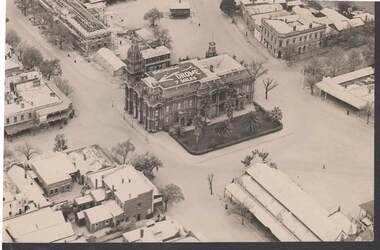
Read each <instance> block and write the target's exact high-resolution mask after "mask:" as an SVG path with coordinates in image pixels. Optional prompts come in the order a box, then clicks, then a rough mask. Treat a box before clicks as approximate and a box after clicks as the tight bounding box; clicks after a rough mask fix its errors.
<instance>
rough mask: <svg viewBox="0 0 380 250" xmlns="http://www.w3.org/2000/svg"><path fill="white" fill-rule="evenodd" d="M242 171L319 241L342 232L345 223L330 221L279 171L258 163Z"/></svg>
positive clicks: (333, 237) (324, 211) (312, 201)
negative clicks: (337, 223)
mask: <svg viewBox="0 0 380 250" xmlns="http://www.w3.org/2000/svg"><path fill="white" fill-rule="evenodd" d="M246 173H247V174H248V175H249V176H251V177H252V178H253V179H254V180H255V181H256V182H257V183H259V184H260V185H261V186H262V187H263V188H264V189H265V190H266V191H267V192H268V193H270V194H271V195H272V196H273V197H274V198H275V199H276V200H277V201H278V202H280V203H281V204H282V205H284V206H285V207H286V208H287V209H289V211H290V212H291V213H292V214H293V215H294V216H296V217H297V218H298V219H299V220H300V221H302V223H303V224H304V225H306V226H307V228H308V229H309V230H311V231H312V232H313V233H314V234H315V235H317V236H318V237H319V238H320V239H321V240H322V241H335V240H337V238H338V237H339V235H340V234H341V233H342V231H343V228H344V227H345V226H342V225H336V224H334V223H332V221H331V220H330V219H329V213H328V212H327V210H325V209H324V208H322V207H321V206H319V204H318V203H316V202H315V201H314V200H313V199H312V198H311V197H310V196H309V195H307V194H306V193H305V192H304V191H303V190H302V189H301V188H300V187H299V186H298V185H297V184H296V183H294V182H293V181H292V180H291V179H290V178H289V177H287V176H286V175H285V174H284V173H282V172H281V171H280V170H278V169H274V168H271V167H269V166H267V165H266V164H259V163H258V164H254V165H253V166H252V167H250V168H248V169H247V170H246ZM346 233H347V232H346Z"/></svg>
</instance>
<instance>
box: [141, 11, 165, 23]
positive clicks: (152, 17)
mask: <svg viewBox="0 0 380 250" xmlns="http://www.w3.org/2000/svg"><path fill="white" fill-rule="evenodd" d="M163 16H164V15H163V13H162V12H161V11H159V10H158V9H157V8H153V9H150V10H149V11H148V12H147V13H145V15H144V20H149V22H150V26H152V27H154V26H156V21H157V20H159V19H160V18H162V17H163Z"/></svg>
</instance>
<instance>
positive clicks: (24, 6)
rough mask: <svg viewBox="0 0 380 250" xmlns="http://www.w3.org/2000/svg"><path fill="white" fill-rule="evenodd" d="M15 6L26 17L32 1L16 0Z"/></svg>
mask: <svg viewBox="0 0 380 250" xmlns="http://www.w3.org/2000/svg"><path fill="white" fill-rule="evenodd" d="M15 3H16V6H17V7H18V8H19V9H20V10H21V12H22V14H23V15H24V16H26V14H27V11H28V8H29V7H30V6H31V4H32V1H30V0H16V1H15Z"/></svg>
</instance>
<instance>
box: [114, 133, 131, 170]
mask: <svg viewBox="0 0 380 250" xmlns="http://www.w3.org/2000/svg"><path fill="white" fill-rule="evenodd" d="M134 151H135V146H134V145H133V144H132V142H131V140H130V139H127V140H126V141H124V142H121V143H118V144H117V145H116V146H115V147H113V148H112V153H113V154H114V155H115V156H116V157H117V158H119V157H121V159H122V161H121V163H122V164H126V163H127V157H128V154H129V153H130V152H134Z"/></svg>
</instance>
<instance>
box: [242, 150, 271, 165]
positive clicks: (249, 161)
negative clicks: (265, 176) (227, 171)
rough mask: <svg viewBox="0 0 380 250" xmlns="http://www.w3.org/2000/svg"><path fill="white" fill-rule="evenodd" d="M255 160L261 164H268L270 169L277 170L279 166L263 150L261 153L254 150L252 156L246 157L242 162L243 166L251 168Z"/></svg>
mask: <svg viewBox="0 0 380 250" xmlns="http://www.w3.org/2000/svg"><path fill="white" fill-rule="evenodd" d="M254 159H258V160H259V162H261V163H265V164H267V165H268V167H271V168H276V169H277V164H276V163H274V162H272V161H271V159H270V158H269V153H268V152H265V151H263V150H261V151H260V150H258V149H254V150H252V151H251V154H249V155H247V156H245V157H244V159H243V160H241V161H240V162H241V163H242V164H243V166H244V167H245V168H247V167H250V166H251V164H252V161H253V160H254Z"/></svg>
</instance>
